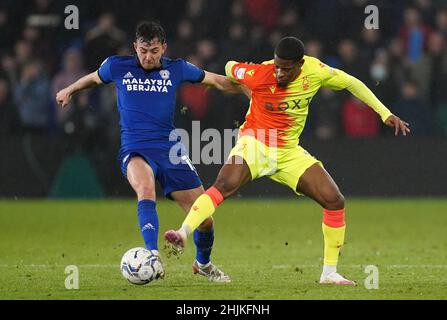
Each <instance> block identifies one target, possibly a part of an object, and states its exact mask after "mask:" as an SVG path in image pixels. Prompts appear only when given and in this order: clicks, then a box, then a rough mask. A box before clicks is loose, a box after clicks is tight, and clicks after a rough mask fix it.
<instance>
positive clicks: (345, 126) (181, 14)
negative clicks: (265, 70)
mask: <svg viewBox="0 0 447 320" xmlns="http://www.w3.org/2000/svg"><path fill="white" fill-rule="evenodd" d="M71 4H73V5H76V6H77V7H78V8H79V18H80V23H79V27H80V28H79V29H78V30H76V29H74V30H67V29H65V28H64V20H65V19H66V17H67V16H68V14H67V13H64V9H65V7H66V6H67V5H71ZM368 4H375V5H377V6H378V7H379V29H370V30H369V29H366V28H365V26H364V21H365V19H366V17H367V14H365V12H364V10H365V7H366V6H367V5H368ZM150 19H155V20H158V21H160V22H161V24H162V25H163V26H164V28H165V30H166V31H167V36H168V52H167V56H170V57H173V58H180V57H181V58H185V59H187V60H188V61H190V62H191V63H194V64H196V65H198V66H199V67H201V68H204V69H206V70H209V71H213V72H216V73H220V74H223V73H224V66H225V63H226V61H228V60H239V61H251V62H262V61H265V60H269V59H271V58H272V54H273V48H274V46H275V44H276V43H277V41H278V40H279V39H280V38H281V37H283V36H286V35H293V36H296V37H298V38H300V39H302V40H303V42H304V44H305V47H306V54H308V55H311V56H315V57H317V58H319V59H321V60H322V61H323V62H325V63H327V64H329V65H331V66H333V67H337V68H340V69H342V70H344V71H346V72H348V73H350V74H352V75H353V76H356V77H357V78H359V79H361V80H362V81H363V82H365V83H366V84H367V85H368V87H370V88H371V90H372V91H373V92H374V93H375V94H376V95H377V96H378V97H379V99H381V101H382V102H383V103H384V104H385V105H386V106H388V107H389V108H390V109H391V110H392V111H393V112H394V113H396V114H397V115H399V116H400V117H401V118H403V119H405V120H406V121H407V122H409V123H410V125H411V130H412V133H411V134H412V135H415V136H438V137H439V136H440V137H446V136H447V86H446V83H447V49H446V37H447V3H446V1H443V0H438V1H436V0H396V1H385V0H383V1H380V0H378V1H366V0H345V1H344V0H339V1H335V0H329V1H328V0H313V1H304V0H303V1H292V0H184V1H178V0H163V1H136V0H126V1H118V0H109V1H105V0H104V1H102V0H101V1H75V0H73V1H64V0H62V1H61V0H58V1H56V0H2V1H1V2H0V134H1V135H3V136H6V135H8V134H11V135H20V134H23V133H24V132H27V133H33V134H50V135H66V136H68V137H71V138H72V139H74V140H75V142H76V143H77V144H78V145H79V146H82V148H87V149H94V148H97V147H98V146H101V148H103V147H104V146H107V145H109V146H115V145H116V144H119V132H120V131H119V125H118V113H117V111H116V101H115V93H114V87H113V86H104V87H101V88H100V89H95V90H89V91H85V92H83V93H81V94H78V95H76V96H75V97H74V99H73V101H72V103H71V105H70V106H69V107H67V108H65V109H60V108H59V107H58V106H57V105H56V103H55V94H56V92H57V91H58V90H60V89H62V88H64V87H65V86H67V85H69V84H70V83H72V82H74V81H75V80H76V79H78V78H80V77H81V76H83V75H85V74H87V73H89V72H92V71H94V70H96V69H97V68H98V67H99V65H100V64H101V62H102V61H103V60H104V59H105V58H106V57H108V56H110V55H114V54H129V55H131V54H133V50H132V41H133V33H134V28H135V26H136V24H137V23H138V22H139V21H141V20H150ZM247 107H248V100H247V99H246V98H245V97H243V96H232V95H225V94H222V93H220V92H216V91H214V90H207V89H206V88H204V87H202V86H197V85H190V84H185V85H184V86H183V87H182V88H181V89H180V90H179V92H178V108H177V109H178V111H177V114H176V119H175V122H176V125H177V126H178V127H182V128H186V129H188V128H189V127H190V126H191V121H192V120H200V121H201V128H202V129H205V128H207V127H212V128H217V129H219V130H222V129H224V128H236V127H238V126H239V125H240V124H241V122H242V121H243V118H244V115H245V112H246V111H247ZM391 131H392V130H385V128H384V126H383V125H381V123H380V119H379V118H378V117H377V115H376V114H375V113H374V112H373V111H372V110H371V109H369V108H367V107H366V106H365V105H364V104H363V103H362V102H361V101H359V100H357V99H356V98H355V97H353V96H351V95H350V94H349V93H348V92H345V91H342V92H334V91H331V90H328V89H324V88H322V89H321V90H320V92H319V93H318V95H317V96H316V97H315V98H314V100H313V101H312V103H311V106H310V115H309V118H308V122H307V128H306V129H305V132H304V136H312V137H316V138H318V139H335V138H340V137H352V138H365V137H367V138H373V137H380V136H384V135H387V134H392V132H391Z"/></svg>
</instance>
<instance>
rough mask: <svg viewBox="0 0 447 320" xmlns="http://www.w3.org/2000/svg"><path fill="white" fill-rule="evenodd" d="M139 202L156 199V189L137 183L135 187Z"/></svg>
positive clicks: (146, 184)
mask: <svg viewBox="0 0 447 320" xmlns="http://www.w3.org/2000/svg"><path fill="white" fill-rule="evenodd" d="M133 188H134V190H135V193H136V194H137V197H138V200H143V199H151V200H154V199H155V189H154V187H153V186H151V185H150V184H148V183H137V184H135V185H134V186H133Z"/></svg>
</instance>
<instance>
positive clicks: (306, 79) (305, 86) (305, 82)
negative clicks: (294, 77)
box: [303, 76, 309, 91]
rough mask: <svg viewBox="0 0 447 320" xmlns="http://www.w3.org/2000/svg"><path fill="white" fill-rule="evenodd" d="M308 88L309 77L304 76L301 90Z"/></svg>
mask: <svg viewBox="0 0 447 320" xmlns="http://www.w3.org/2000/svg"><path fill="white" fill-rule="evenodd" d="M308 89H309V78H308V77H307V76H305V77H304V78H303V90H304V91H306V90H308Z"/></svg>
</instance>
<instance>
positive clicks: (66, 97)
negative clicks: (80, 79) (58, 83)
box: [56, 88, 71, 108]
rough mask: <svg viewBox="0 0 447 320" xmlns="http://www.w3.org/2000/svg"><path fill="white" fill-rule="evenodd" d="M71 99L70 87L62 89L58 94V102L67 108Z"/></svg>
mask: <svg viewBox="0 0 447 320" xmlns="http://www.w3.org/2000/svg"><path fill="white" fill-rule="evenodd" d="M70 100H71V91H70V90H69V89H68V88H65V89H62V90H61V91H59V92H58V93H57V94H56V102H57V104H58V105H60V106H61V107H62V108H65V107H66V106H67V105H68V103H69V102H70Z"/></svg>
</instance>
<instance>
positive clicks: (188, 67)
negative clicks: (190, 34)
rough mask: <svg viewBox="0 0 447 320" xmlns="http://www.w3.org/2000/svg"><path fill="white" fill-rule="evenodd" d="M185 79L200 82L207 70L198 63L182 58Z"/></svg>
mask: <svg viewBox="0 0 447 320" xmlns="http://www.w3.org/2000/svg"><path fill="white" fill-rule="evenodd" d="M182 71H183V81H188V82H193V83H198V82H202V81H203V79H204V78H205V71H203V70H202V69H200V68H199V67H197V66H196V65H194V64H192V63H190V62H188V61H185V60H182Z"/></svg>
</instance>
